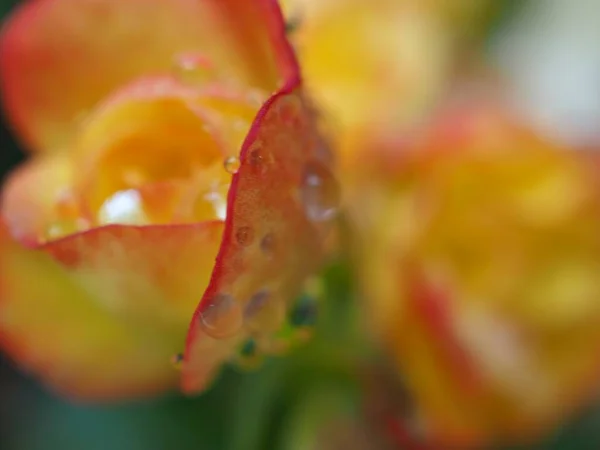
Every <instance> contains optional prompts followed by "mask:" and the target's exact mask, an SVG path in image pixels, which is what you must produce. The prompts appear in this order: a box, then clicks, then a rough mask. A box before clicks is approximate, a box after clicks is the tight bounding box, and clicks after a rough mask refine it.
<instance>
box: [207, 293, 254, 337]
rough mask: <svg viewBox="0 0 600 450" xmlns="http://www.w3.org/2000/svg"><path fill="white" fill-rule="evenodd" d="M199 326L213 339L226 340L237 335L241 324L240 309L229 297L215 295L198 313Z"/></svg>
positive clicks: (233, 299) (241, 315)
mask: <svg viewBox="0 0 600 450" xmlns="http://www.w3.org/2000/svg"><path fill="white" fill-rule="evenodd" d="M199 321H200V326H201V327H202V329H203V330H204V332H205V333H206V334H208V335H209V336H212V337H214V338H217V339H218V338H226V337H230V336H232V335H234V334H235V333H237V332H238V331H239V330H240V329H241V327H242V323H243V314H242V308H241V307H240V305H239V304H238V302H237V301H236V300H235V298H233V297H232V296H231V295H228V294H217V295H215V296H214V297H213V298H212V299H211V301H210V303H209V304H208V305H207V306H206V308H205V309H204V310H203V311H202V312H201V313H200V317H199Z"/></svg>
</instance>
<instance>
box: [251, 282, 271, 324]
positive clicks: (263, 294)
mask: <svg viewBox="0 0 600 450" xmlns="http://www.w3.org/2000/svg"><path fill="white" fill-rule="evenodd" d="M270 297H271V294H270V293H269V291H268V290H266V289H263V290H261V291H258V292H257V293H256V294H254V295H253V296H252V298H250V300H249V301H248V303H247V304H246V308H244V317H246V318H249V317H252V316H255V315H256V314H257V313H259V312H260V310H261V309H263V308H264V307H265V305H266V303H267V302H268V301H269V298H270Z"/></svg>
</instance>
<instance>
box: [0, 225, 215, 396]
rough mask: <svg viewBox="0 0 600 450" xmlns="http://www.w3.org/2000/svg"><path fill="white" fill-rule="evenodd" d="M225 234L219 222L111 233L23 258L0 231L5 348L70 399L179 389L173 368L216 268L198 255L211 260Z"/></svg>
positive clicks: (26, 252) (0, 316)
mask: <svg viewBox="0 0 600 450" xmlns="http://www.w3.org/2000/svg"><path fill="white" fill-rule="evenodd" d="M221 230H222V224H221V223H220V222H214V223H206V224H200V225H182V226H154V227H138V228H136V227H123V226H109V227H105V228H97V229H94V230H91V231H89V232H86V233H83V234H80V235H75V236H71V237H68V238H65V239H62V240H59V241H56V242H53V243H51V244H48V245H47V246H45V247H43V248H41V249H28V248H23V247H22V246H21V245H20V244H19V243H17V242H15V241H14V240H13V239H12V238H11V237H10V235H9V233H8V231H7V230H6V228H5V227H3V228H2V241H1V244H0V245H1V251H0V280H1V284H0V286H2V287H1V301H0V320H1V325H2V326H1V327H0V329H1V330H2V332H1V335H0V339H2V341H3V346H4V348H5V349H6V351H7V352H8V354H9V356H11V357H13V358H15V359H16V360H18V361H19V362H20V363H21V364H22V365H24V366H25V368H27V369H28V370H30V371H32V372H34V373H43V374H44V381H45V382H46V383H47V384H49V385H50V386H51V387H52V388H54V389H56V390H58V391H59V392H61V393H64V394H67V395H69V396H70V397H72V398H81V399H86V400H100V399H102V400H110V399H115V398H120V397H125V396H126V397H131V396H141V395H149V394H153V393H156V392H160V391H163V390H165V389H168V388H174V387H176V385H177V382H178V378H179V373H178V372H177V371H174V370H173V367H172V366H171V364H170V362H169V361H170V358H171V357H172V356H173V355H174V354H175V353H177V352H179V351H181V345H182V344H181V343H182V342H183V339H184V331H185V324H187V323H188V321H189V316H190V314H191V313H192V312H193V309H194V305H195V304H196V302H197V299H198V297H199V296H200V295H201V294H202V292H203V290H204V289H205V286H206V284H207V282H208V274H209V273H210V269H211V267H212V258H203V257H202V255H203V254H204V253H209V254H213V255H214V254H215V253H216V250H217V249H216V247H217V246H218V242H219V236H220V233H221ZM40 250H43V251H40ZM32 276H34V278H33V280H32V278H31V277H32Z"/></svg>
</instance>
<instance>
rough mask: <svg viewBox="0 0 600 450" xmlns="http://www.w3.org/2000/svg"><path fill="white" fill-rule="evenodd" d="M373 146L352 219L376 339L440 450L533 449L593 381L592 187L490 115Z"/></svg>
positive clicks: (580, 169) (571, 166) (573, 165)
mask: <svg viewBox="0 0 600 450" xmlns="http://www.w3.org/2000/svg"><path fill="white" fill-rule="evenodd" d="M447 114H448V115H444V116H442V120H441V121H437V122H436V121H434V122H433V123H432V124H430V125H429V128H427V129H426V131H425V132H424V133H421V134H419V135H418V136H417V137H415V139H414V140H413V141H412V142H410V143H408V144H406V143H405V144H404V145H403V146H402V145H399V144H398V143H393V141H385V140H382V141H381V142H378V141H376V140H373V142H371V143H370V145H371V147H370V148H371V149H372V150H373V151H371V153H370V154H369V155H370V157H369V158H368V159H365V160H364V161H363V163H364V164H363V165H362V167H363V172H362V175H361V176H360V177H359V178H360V181H359V182H357V184H356V186H354V190H353V193H352V194H350V195H351V196H352V199H353V201H352V202H351V203H350V205H351V209H352V210H353V211H352V216H353V218H354V225H355V227H356V229H357V230H358V232H359V238H360V245H359V247H360V252H359V255H360V256H359V258H358V259H357V262H358V263H359V264H360V267H361V281H362V283H363V286H364V292H365V294H366V297H367V300H368V305H369V313H370V320H371V322H372V324H373V325H374V330H375V334H376V335H377V336H378V338H379V339H380V340H381V341H382V342H383V343H384V344H385V346H386V347H387V348H388V349H389V351H390V353H391V354H392V355H394V357H395V359H396V362H397V365H398V369H399V370H400V371H401V373H402V374H403V378H404V379H405V380H406V383H407V386H408V387H409V388H410V389H411V391H412V393H413V394H414V396H415V399H416V401H417V405H418V408H419V409H420V410H422V413H423V416H424V418H425V423H426V425H427V426H428V429H429V431H430V433H431V434H432V435H433V437H434V439H436V440H437V441H439V442H440V445H442V446H443V445H460V446H465V447H467V446H470V445H475V444H477V445H481V444H488V443H490V442H494V441H496V440H500V441H503V442H504V441H509V442H510V441H511V440H513V439H526V438H531V437H534V436H538V435H539V433H541V432H543V431H544V430H546V429H548V427H550V426H552V425H554V424H556V423H557V422H558V421H560V420H563V419H564V418H565V417H566V416H568V415H570V414H572V413H573V412H574V411H576V410H578V409H579V408H580V407H582V404H583V403H585V402H587V401H588V400H586V398H587V397H589V395H590V394H591V393H592V392H593V389H594V387H593V384H592V383H591V382H592V380H593V379H594V377H595V376H596V374H597V371H598V369H599V368H600V358H598V356H597V354H598V345H597V344H596V342H600V331H599V330H600V302H599V301H598V299H599V298H600V281H599V280H600V236H599V235H598V233H597V230H598V227H599V226H600V203H599V200H600V189H599V188H600V186H599V184H598V181H597V178H596V176H595V169H594V167H595V165H594V164H590V162H591V161H592V159H590V158H589V153H583V152H582V153H578V152H576V151H568V150H566V149H563V148H560V147H558V146H556V145H553V144H550V143H549V142H547V141H545V140H543V139H541V138H540V137H538V136H535V135H534V134H533V133H532V132H530V131H529V130H528V129H527V128H526V127H523V126H521V125H518V124H517V122H516V121H515V120H514V119H512V118H511V117H510V116H507V115H504V114H502V113H498V111H495V112H494V111H493V110H492V109H489V108H477V107H476V108H467V109H466V110H461V109H458V110H451V111H447Z"/></svg>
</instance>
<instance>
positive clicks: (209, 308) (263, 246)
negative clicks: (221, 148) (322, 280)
mask: <svg viewBox="0 0 600 450" xmlns="http://www.w3.org/2000/svg"><path fill="white" fill-rule="evenodd" d="M328 162H329V161H321V158H320V156H319V155H318V152H315V158H313V159H310V160H309V161H308V162H306V163H305V164H304V167H303V168H302V169H301V170H299V172H298V174H299V175H297V176H298V179H299V186H298V188H297V191H296V192H297V195H296V196H295V198H296V200H297V201H298V204H299V206H300V208H301V211H303V214H304V216H305V217H306V218H307V219H308V221H309V222H310V223H313V224H314V225H315V226H321V225H322V224H324V223H327V222H331V221H332V220H333V219H335V217H336V214H337V212H338V208H339V204H340V187H339V184H338V182H337V180H336V179H335V177H334V175H333V174H332V172H331V170H330V169H329V167H328ZM272 163H273V159H272V155H270V154H265V153H264V152H263V151H262V149H261V148H260V147H259V146H255V147H254V148H251V149H249V151H248V152H247V153H246V156H245V158H244V161H241V160H240V158H238V157H236V156H229V157H227V158H225V159H224V161H223V166H224V168H225V170H226V171H227V172H228V173H230V174H232V175H235V174H237V173H238V172H239V171H240V170H241V169H242V168H243V167H244V166H245V165H248V167H249V169H250V170H252V172H253V173H254V174H258V175H261V176H268V175H269V174H268V173H267V172H268V171H269V170H278V166H277V165H276V164H272ZM277 176H286V174H278V175H277ZM233 236H234V240H235V244H237V246H238V247H239V250H238V251H244V249H245V248H248V247H250V246H252V245H255V242H257V239H258V242H257V244H256V245H257V248H258V250H259V254H262V255H263V256H264V257H266V258H269V259H272V258H274V257H276V256H277V252H278V251H279V250H280V248H279V244H280V243H279V240H278V237H277V235H276V233H275V232H273V231H268V232H266V233H264V234H262V235H258V232H257V229H256V228H254V227H252V226H250V225H242V226H239V227H237V228H236V229H234V234H233ZM289 303H290V299H288V298H281V294H280V292H279V290H278V289H271V288H269V287H268V286H263V287H262V288H259V289H257V290H256V291H255V292H254V293H253V294H252V295H250V296H249V297H248V298H236V297H234V296H233V295H231V294H230V293H226V292H219V293H216V294H215V295H214V296H213V297H212V299H210V301H209V302H208V304H206V305H204V308H203V310H202V311H201V312H200V314H199V317H198V324H199V326H200V328H201V329H202V330H203V332H204V333H206V334H207V335H208V336H210V337H212V338H214V339H227V338H230V337H233V336H236V335H238V334H239V333H241V332H242V331H244V332H245V335H247V336H249V337H248V339H247V340H246V341H245V342H243V343H242V345H241V347H240V348H239V349H238V353H237V355H235V358H234V360H235V362H236V363H238V364H239V365H242V366H249V365H250V366H251V365H253V363H254V362H256V360H257V358H258V359H260V357H261V355H264V354H274V353H279V352H282V351H284V350H285V349H286V348H287V347H289V346H290V345H292V344H293V342H294V341H297V340H303V339H304V338H306V337H307V335H308V334H310V331H309V330H310V329H311V328H312V327H313V326H314V324H315V321H316V313H317V303H316V301H315V298H314V297H313V296H309V295H303V296H302V297H301V298H300V299H298V300H297V302H296V303H295V304H294V305H293V306H292V307H291V308H290V306H289Z"/></svg>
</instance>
